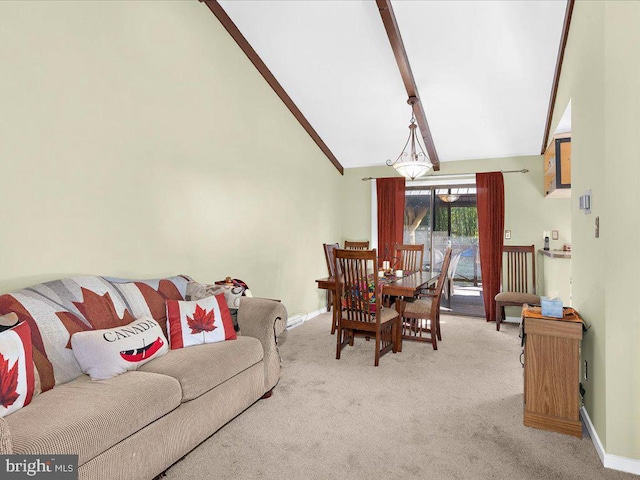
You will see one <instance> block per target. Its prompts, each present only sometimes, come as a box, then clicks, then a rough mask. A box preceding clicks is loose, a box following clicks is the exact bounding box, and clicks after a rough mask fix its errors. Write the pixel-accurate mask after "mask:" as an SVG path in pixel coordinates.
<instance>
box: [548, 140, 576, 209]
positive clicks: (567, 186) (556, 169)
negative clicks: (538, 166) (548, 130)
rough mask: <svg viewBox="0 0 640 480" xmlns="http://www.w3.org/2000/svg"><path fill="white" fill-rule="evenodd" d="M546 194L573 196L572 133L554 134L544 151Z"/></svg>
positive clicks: (551, 195) (550, 195)
mask: <svg viewBox="0 0 640 480" xmlns="http://www.w3.org/2000/svg"><path fill="white" fill-rule="evenodd" d="M543 171H544V195H545V196H546V197H570V196H571V133H562V134H558V135H554V137H553V140H552V141H551V143H550V144H549V146H548V147H547V150H546V151H545V152H544V169H543Z"/></svg>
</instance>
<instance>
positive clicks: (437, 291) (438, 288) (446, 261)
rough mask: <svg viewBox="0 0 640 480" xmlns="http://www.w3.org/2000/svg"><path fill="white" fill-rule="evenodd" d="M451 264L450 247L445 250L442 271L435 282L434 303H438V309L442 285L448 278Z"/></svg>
mask: <svg viewBox="0 0 640 480" xmlns="http://www.w3.org/2000/svg"><path fill="white" fill-rule="evenodd" d="M450 263H451V247H449V248H447V250H446V251H445V252H444V259H443V260H442V270H440V275H439V276H438V281H437V282H436V288H435V291H434V294H433V296H434V303H436V302H438V308H440V306H439V302H440V297H441V296H442V289H443V288H444V284H445V282H446V281H447V278H448V277H449V264H450Z"/></svg>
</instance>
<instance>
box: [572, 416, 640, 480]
mask: <svg viewBox="0 0 640 480" xmlns="http://www.w3.org/2000/svg"><path fill="white" fill-rule="evenodd" d="M580 416H581V417H582V420H583V421H584V424H585V425H586V427H587V430H588V431H589V435H590V436H591V441H592V442H593V446H594V447H595V449H596V452H597V453H598V456H599V457H600V461H601V462H602V465H604V467H605V468H611V469H612V470H619V471H621V472H627V473H633V474H636V475H640V460H638V459H635V458H627V457H620V456H618V455H611V454H610V453H606V452H605V451H604V447H603V446H602V442H601V441H600V437H598V433H597V432H596V429H595V428H594V427H593V423H591V418H589V413H588V412H587V409H586V408H584V407H582V408H581V409H580Z"/></svg>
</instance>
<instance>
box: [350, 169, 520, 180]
mask: <svg viewBox="0 0 640 480" xmlns="http://www.w3.org/2000/svg"><path fill="white" fill-rule="evenodd" d="M476 173H485V172H472V173H450V174H442V175H429V176H427V177H420V178H416V180H428V179H430V178H441V177H442V178H451V177H468V176H469V175H475V174H476ZM500 173H529V170H528V169H526V168H523V169H522V170H500ZM378 178H389V177H364V178H363V179H362V180H363V181H365V180H376V179H378Z"/></svg>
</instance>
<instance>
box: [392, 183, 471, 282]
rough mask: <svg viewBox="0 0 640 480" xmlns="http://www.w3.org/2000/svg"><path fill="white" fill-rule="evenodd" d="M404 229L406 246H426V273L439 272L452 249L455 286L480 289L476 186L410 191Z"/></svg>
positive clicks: (423, 187) (450, 272) (438, 187)
mask: <svg viewBox="0 0 640 480" xmlns="http://www.w3.org/2000/svg"><path fill="white" fill-rule="evenodd" d="M404 225H405V228H404V239H403V240H404V243H409V244H424V246H425V256H424V265H423V266H424V268H425V269H427V270H430V271H436V272H437V271H439V269H440V265H441V264H442V259H443V256H444V252H445V250H446V249H447V247H452V249H453V253H452V257H451V266H450V267H449V277H450V278H451V280H452V282H453V281H457V282H461V283H465V284H472V285H475V286H478V285H479V283H480V281H481V273H480V262H479V256H478V215H477V209H476V189H475V186H469V185H450V186H448V185H444V186H433V187H431V186H429V187H425V186H420V187H411V186H410V187H407V189H406V199H405V222H404Z"/></svg>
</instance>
